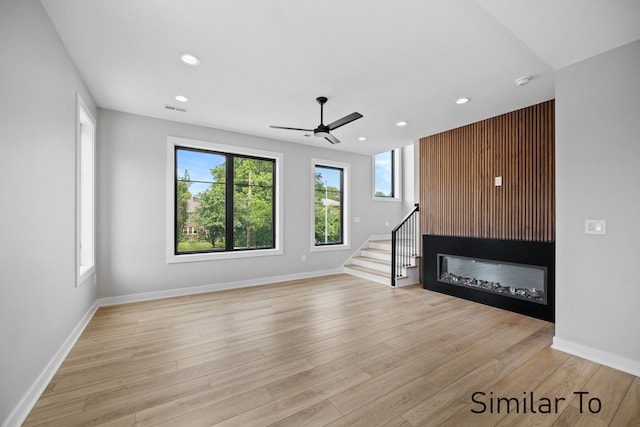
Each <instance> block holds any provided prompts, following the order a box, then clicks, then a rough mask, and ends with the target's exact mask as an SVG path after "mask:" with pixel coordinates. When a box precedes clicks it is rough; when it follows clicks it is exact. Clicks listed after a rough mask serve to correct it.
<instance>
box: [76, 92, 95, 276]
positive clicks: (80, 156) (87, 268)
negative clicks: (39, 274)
mask: <svg viewBox="0 0 640 427" xmlns="http://www.w3.org/2000/svg"><path fill="white" fill-rule="evenodd" d="M87 146H88V147H89V151H88V152H87V149H86V148H87ZM87 181H88V183H87ZM95 193H96V119H95V117H94V116H93V114H92V113H91V110H90V109H89V107H88V106H87V104H86V103H85V102H84V100H83V99H82V97H81V96H80V94H77V96H76V236H75V237H76V239H75V240H76V257H75V258H76V262H75V270H76V286H80V285H81V284H82V283H85V282H86V281H87V279H88V278H89V277H91V276H92V275H94V274H95V271H96V194H95ZM87 224H88V225H87ZM87 249H88V252H87ZM87 257H88V263H85V264H84V265H83V259H85V260H86V258H87ZM94 282H95V279H94Z"/></svg>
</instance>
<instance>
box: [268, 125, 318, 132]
mask: <svg viewBox="0 0 640 427" xmlns="http://www.w3.org/2000/svg"><path fill="white" fill-rule="evenodd" d="M269 127H270V128H272V129H286V130H301V131H303V132H313V129H301V128H287V127H284V126H269Z"/></svg>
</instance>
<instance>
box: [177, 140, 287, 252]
mask: <svg viewBox="0 0 640 427" xmlns="http://www.w3.org/2000/svg"><path fill="white" fill-rule="evenodd" d="M169 148H170V150H171V152H170V153H169V157H170V158H171V160H172V166H171V183H170V185H171V187H172V188H171V189H170V191H169V193H170V200H171V207H170V209H171V212H170V215H169V216H170V217H171V223H170V225H169V228H170V230H171V235H170V238H168V247H169V248H170V251H168V261H169V262H182V261H199V260H209V259H218V258H233V257H237V256H254V255H256V256H257V255H269V254H274V253H281V251H280V250H279V242H280V237H279V236H280V235H279V233H280V228H281V227H280V226H279V218H280V214H279V212H280V211H279V208H278V205H279V199H280V195H279V191H278V182H279V179H278V170H279V166H280V159H281V155H279V154H277V153H267V152H261V151H257V150H249V149H239V148H238V147H230V146H224V145H221V144H213V143H205V142H198V141H191V140H185V139H182V138H172V137H170V138H169Z"/></svg>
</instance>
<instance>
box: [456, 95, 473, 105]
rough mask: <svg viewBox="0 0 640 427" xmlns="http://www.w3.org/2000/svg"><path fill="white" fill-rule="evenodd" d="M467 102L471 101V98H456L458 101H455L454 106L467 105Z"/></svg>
mask: <svg viewBox="0 0 640 427" xmlns="http://www.w3.org/2000/svg"><path fill="white" fill-rule="evenodd" d="M469 101H471V98H466V97H464V98H458V99H457V100H456V104H458V105H462V104H466V103H467V102H469Z"/></svg>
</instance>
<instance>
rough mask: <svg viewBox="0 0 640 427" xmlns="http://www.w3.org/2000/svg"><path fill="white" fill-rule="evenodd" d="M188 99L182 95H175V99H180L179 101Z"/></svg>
mask: <svg viewBox="0 0 640 427" xmlns="http://www.w3.org/2000/svg"><path fill="white" fill-rule="evenodd" d="M188 100H189V98H187V97H186V96H184V95H178V96H176V101H180V102H187V101H188Z"/></svg>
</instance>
